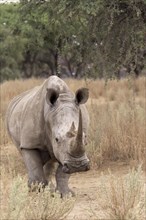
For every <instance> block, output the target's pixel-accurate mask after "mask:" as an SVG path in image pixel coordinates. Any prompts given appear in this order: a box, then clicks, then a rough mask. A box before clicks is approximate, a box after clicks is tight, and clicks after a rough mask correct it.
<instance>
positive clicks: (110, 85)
mask: <svg viewBox="0 0 146 220" xmlns="http://www.w3.org/2000/svg"><path fill="white" fill-rule="evenodd" d="M42 81H43V80H42V79H29V80H16V81H9V82H5V83H3V84H1V94H0V96H1V103H0V104H1V106H0V107H1V109H0V126H1V127H0V150H1V176H0V178H1V189H2V190H1V192H2V195H1V210H2V211H1V219H2V220H3V219H20V220H21V219H42V220H44V219H45V220H48V219H61V218H63V217H64V214H65V213H68V211H69V210H70V209H71V207H72V206H73V201H72V200H70V199H69V200H67V204H69V205H67V204H66V201H61V200H60V198H59V197H58V195H55V197H54V199H53V198H52V197H51V196H50V194H49V191H48V189H46V192H45V193H46V194H45V193H44V194H43V193H42V194H40V196H39V195H38V194H35V195H31V196H30V195H28V191H27V187H26V185H25V183H26V182H27V180H26V176H25V175H26V171H25V167H24V164H23V162H22V160H21V158H20V155H19V154H18V152H17V151H16V149H15V148H14V147H13V145H12V144H11V141H10V138H9V137H8V135H7V133H6V130H5V112H6V108H7V106H8V103H9V101H10V100H11V99H12V98H13V97H14V96H16V95H17V94H20V93H21V92H23V91H25V90H28V89H30V88H32V87H34V86H36V85H40V84H41V83H42ZM66 82H67V84H68V85H69V86H70V88H71V89H72V90H73V91H75V90H76V89H77V88H79V87H83V86H86V87H88V88H89V90H90V99H89V101H88V103H87V107H88V110H89V114H90V118H91V123H90V131H89V144H88V146H87V152H88V155H89V157H90V160H91V165H92V168H94V169H95V168H97V167H99V166H102V164H103V163H104V162H105V161H107V160H111V161H126V162H127V163H129V164H130V165H131V167H133V166H134V167H136V168H137V166H138V164H139V163H143V168H144V165H145V157H146V154H145V153H146V151H145V147H146V135H145V134H146V78H144V77H142V78H138V79H132V78H131V79H123V80H120V81H116V80H111V81H108V82H105V81H104V80H95V81H93V80H86V81H85V80H78V81H77V80H71V79H67V80H66ZM133 172H134V171H133ZM138 172H139V171H138ZM139 173H140V172H139ZM18 174H21V177H17V176H18ZM129 175H131V176H128V177H126V178H129V180H127V181H128V182H125V181H126V180H125V179H117V180H116V179H115V178H114V177H113V176H112V175H111V176H110V178H109V179H104V181H105V182H106V183H107V182H109V186H108V188H105V189H106V190H107V193H108V194H107V195H108V197H109V199H108V201H107V200H104V198H102V200H103V207H102V208H103V209H104V206H108V215H109V216H110V218H111V219H112V220H113V219H122V217H123V216H124V217H123V219H125V220H127V219H129V220H130V219H133V220H137V219H138V218H137V217H135V218H134V217H133V216H136V213H135V214H134V212H135V210H140V209H139V208H135V207H138V206H139V205H140V203H137V202H136V201H138V200H139V201H140V200H141V199H140V197H138V196H139V195H140V194H139V191H138V190H140V189H139V188H133V187H138V185H134V186H133V185H130V181H132V179H131V178H137V179H135V181H136V182H135V183H133V184H139V186H140V182H137V181H138V178H139V176H138V175H139V174H136V173H131V174H129ZM136 175H137V177H136ZM134 176H135V177H134ZM24 182H25V183H24ZM126 184H127V185H126ZM128 184H129V185H128ZM131 184H132V183H131ZM103 186H104V184H103ZM118 187H119V188H120V189H121V190H122V191H120V192H119V190H118V189H119V188H118ZM108 190H109V191H108ZM101 192H102V194H103V196H104V195H105V191H101ZM127 192H128V194H127ZM132 192H133V193H132ZM130 193H131V194H130ZM136 194H137V196H136ZM130 195H131V197H130ZM123 196H124V197H123ZM132 196H133V197H132ZM132 198H133V199H134V200H132ZM132 201H133V203H132ZM128 202H129V203H128ZM110 204H111V205H112V206H111V207H110ZM54 205H55V209H54V208H53V207H54ZM22 207H23V208H22ZM46 207H47V210H46ZM49 207H52V208H51V209H50V208H49ZM65 207H67V208H65ZM113 207H114V208H113ZM59 210H60V211H59ZM58 211H59V212H58ZM114 212H115V213H116V214H115V213H114ZM136 212H137V211H136ZM117 213H118V214H117ZM131 213H132V214H131ZM138 213H139V212H138ZM112 216H114V217H112ZM121 216H122V217H121ZM127 216H130V217H127ZM123 219H122V220H123Z"/></svg>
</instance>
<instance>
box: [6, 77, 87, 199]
mask: <svg viewBox="0 0 146 220" xmlns="http://www.w3.org/2000/svg"><path fill="white" fill-rule="evenodd" d="M87 99H88V90H87V89H86V88H82V89H79V90H77V91H76V93H75V94H74V93H73V92H71V90H70V89H69V88H68V86H67V85H66V83H65V82H64V81H63V80H61V79H60V78H58V77H57V76H51V77H49V78H48V79H47V80H45V82H44V83H43V84H42V85H41V86H38V87H35V88H33V89H31V90H29V91H26V92H24V93H22V94H20V95H19V96H17V97H15V98H14V99H13V100H12V101H11V103H10V104H9V106H8V110H7V129H8V133H9V134H10V136H11V138H12V140H13V142H14V143H15V145H16V147H17V148H18V150H19V151H20V153H21V155H22V157H23V160H24V163H25V165H26V168H27V171H28V178H29V180H28V185H29V186H31V184H32V183H42V184H44V185H46V184H48V176H49V174H50V170H51V167H52V165H53V163H54V162H58V164H59V166H58V168H57V170H56V183H57V186H56V189H57V190H59V191H60V193H61V195H62V196H64V195H66V194H67V193H69V192H70V191H71V190H70V189H69V187H68V179H69V177H70V174H71V173H74V172H78V171H86V170H88V169H89V160H88V158H87V156H86V153H85V148H84V145H85V144H86V142H87V140H86V138H87V132H88V125H89V116H88V112H87V110H86V107H85V105H84V103H85V102H86V101H87Z"/></svg>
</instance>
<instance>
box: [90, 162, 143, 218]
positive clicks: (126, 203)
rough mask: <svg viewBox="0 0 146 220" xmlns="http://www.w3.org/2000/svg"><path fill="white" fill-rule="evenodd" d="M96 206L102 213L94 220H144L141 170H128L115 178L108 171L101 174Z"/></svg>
mask: <svg viewBox="0 0 146 220" xmlns="http://www.w3.org/2000/svg"><path fill="white" fill-rule="evenodd" d="M96 193H97V206H98V207H100V208H101V210H102V212H100V213H98V216H97V214H96V212H95V211H94V210H92V206H91V210H92V212H93V213H94V216H96V217H95V218H94V219H110V220H143V219H145V217H146V216H145V208H146V207H145V188H144V179H143V178H142V170H141V167H140V166H139V167H138V169H137V170H130V171H129V173H128V174H127V175H125V176H122V177H119V178H117V177H116V176H114V175H113V174H112V173H111V172H110V171H109V175H104V174H102V177H101V180H100V182H99V184H98V189H97V192H96Z"/></svg>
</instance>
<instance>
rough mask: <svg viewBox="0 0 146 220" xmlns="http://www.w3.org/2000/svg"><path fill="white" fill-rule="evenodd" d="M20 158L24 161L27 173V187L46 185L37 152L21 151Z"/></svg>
mask: <svg viewBox="0 0 146 220" xmlns="http://www.w3.org/2000/svg"><path fill="white" fill-rule="evenodd" d="M21 153H22V157H23V159H24V162H25V165H26V168H27V171H28V186H29V187H31V185H32V184H39V183H41V184H43V186H45V185H47V184H48V182H47V180H46V178H45V174H44V171H43V162H42V159H41V156H40V153H39V151H38V150H28V149H22V150H21Z"/></svg>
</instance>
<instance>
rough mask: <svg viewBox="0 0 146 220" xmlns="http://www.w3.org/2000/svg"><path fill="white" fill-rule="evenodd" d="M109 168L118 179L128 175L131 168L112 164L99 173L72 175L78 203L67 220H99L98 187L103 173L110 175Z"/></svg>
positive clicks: (71, 181)
mask: <svg viewBox="0 0 146 220" xmlns="http://www.w3.org/2000/svg"><path fill="white" fill-rule="evenodd" d="M108 168H109V169H110V170H111V171H112V173H113V174H114V175H115V176H117V177H118V176H121V175H124V174H126V173H128V170H129V166H128V165H125V164H124V163H118V164H116V163H110V164H108V165H107V164H106V165H105V166H104V167H103V168H102V169H99V170H97V171H93V170H91V171H88V172H87V173H77V174H73V175H72V177H71V179H70V187H71V188H72V189H73V191H74V192H75V193H76V202H75V206H74V208H73V210H72V211H71V212H70V214H69V215H68V216H67V217H66V220H72V219H74V220H89V219H93V220H95V219H98V216H99V213H100V212H101V210H100V207H98V204H97V201H96V200H97V199H98V198H97V187H98V183H99V182H100V178H101V176H102V172H104V175H108ZM92 210H93V211H92ZM95 213H96V216H95Z"/></svg>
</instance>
